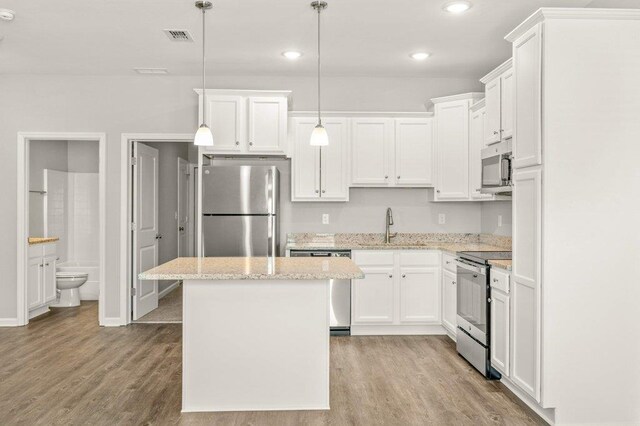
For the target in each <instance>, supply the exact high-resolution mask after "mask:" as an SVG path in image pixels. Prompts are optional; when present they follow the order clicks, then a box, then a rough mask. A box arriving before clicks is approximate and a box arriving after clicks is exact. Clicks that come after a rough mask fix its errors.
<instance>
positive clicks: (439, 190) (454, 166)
mask: <svg viewBox="0 0 640 426" xmlns="http://www.w3.org/2000/svg"><path fill="white" fill-rule="evenodd" d="M483 96H484V94H483V93H465V94H462V95H455V96H447V97H444V98H436V99H432V102H433V103H434V105H435V106H434V109H435V131H434V133H435V146H436V159H437V160H436V162H437V167H436V170H437V178H436V184H435V190H434V197H433V199H434V201H466V200H469V199H470V197H469V136H470V135H469V133H470V129H469V108H470V107H471V105H472V104H474V103H475V102H476V101H478V100H479V99H481V98H482V97H483Z"/></svg>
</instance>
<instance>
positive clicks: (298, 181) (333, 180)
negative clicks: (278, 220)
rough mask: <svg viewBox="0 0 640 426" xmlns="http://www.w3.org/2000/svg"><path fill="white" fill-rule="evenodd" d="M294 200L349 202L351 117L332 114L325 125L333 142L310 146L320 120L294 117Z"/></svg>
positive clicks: (292, 190) (324, 120)
mask: <svg viewBox="0 0 640 426" xmlns="http://www.w3.org/2000/svg"><path fill="white" fill-rule="evenodd" d="M292 120H293V123H292V124H293V133H294V137H293V145H294V146H293V155H292V160H291V161H292V176H291V201H348V200H349V182H348V157H347V155H348V144H349V140H348V135H349V127H348V120H347V119H345V118H336V117H329V118H325V119H323V120H322V124H323V125H324V127H325V129H326V130H327V134H328V135H329V145H328V146H323V147H318V146H311V145H309V138H310V136H311V132H312V131H313V128H314V127H315V126H316V124H317V119H315V118H311V117H307V118H304V117H302V118H293V119H292Z"/></svg>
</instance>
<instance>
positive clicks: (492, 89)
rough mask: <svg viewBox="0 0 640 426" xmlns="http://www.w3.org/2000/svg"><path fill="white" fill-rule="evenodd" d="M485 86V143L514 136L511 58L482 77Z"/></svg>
mask: <svg viewBox="0 0 640 426" xmlns="http://www.w3.org/2000/svg"><path fill="white" fill-rule="evenodd" d="M480 81H481V82H482V83H484V85H485V87H484V89H485V101H486V108H487V118H486V125H485V129H484V143H485V144H486V145H488V144H492V143H495V142H500V141H501V140H503V139H508V138H510V137H511V136H513V68H512V60H511V59H509V60H507V61H506V62H504V63H502V64H501V65H500V66H498V67H497V68H496V69H494V70H493V71H491V72H490V73H489V74H487V75H486V76H484V77H482V78H481V79H480Z"/></svg>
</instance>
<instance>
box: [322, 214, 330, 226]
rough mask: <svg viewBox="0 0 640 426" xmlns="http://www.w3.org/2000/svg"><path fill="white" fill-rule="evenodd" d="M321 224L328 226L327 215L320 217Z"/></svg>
mask: <svg viewBox="0 0 640 426" xmlns="http://www.w3.org/2000/svg"><path fill="white" fill-rule="evenodd" d="M322 224H323V225H328V224H329V214H328V213H325V214H323V215H322Z"/></svg>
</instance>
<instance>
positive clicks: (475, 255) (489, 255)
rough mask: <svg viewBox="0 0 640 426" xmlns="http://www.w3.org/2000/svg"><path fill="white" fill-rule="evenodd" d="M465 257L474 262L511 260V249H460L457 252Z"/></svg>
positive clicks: (484, 262) (485, 262) (486, 262)
mask: <svg viewBox="0 0 640 426" xmlns="http://www.w3.org/2000/svg"><path fill="white" fill-rule="evenodd" d="M456 254H457V255H458V256H460V257H461V258H463V259H467V260H470V261H472V262H476V263H481V264H484V265H486V264H488V263H489V261H490V260H510V259H511V252H510V251H459V252H458V253H456Z"/></svg>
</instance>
